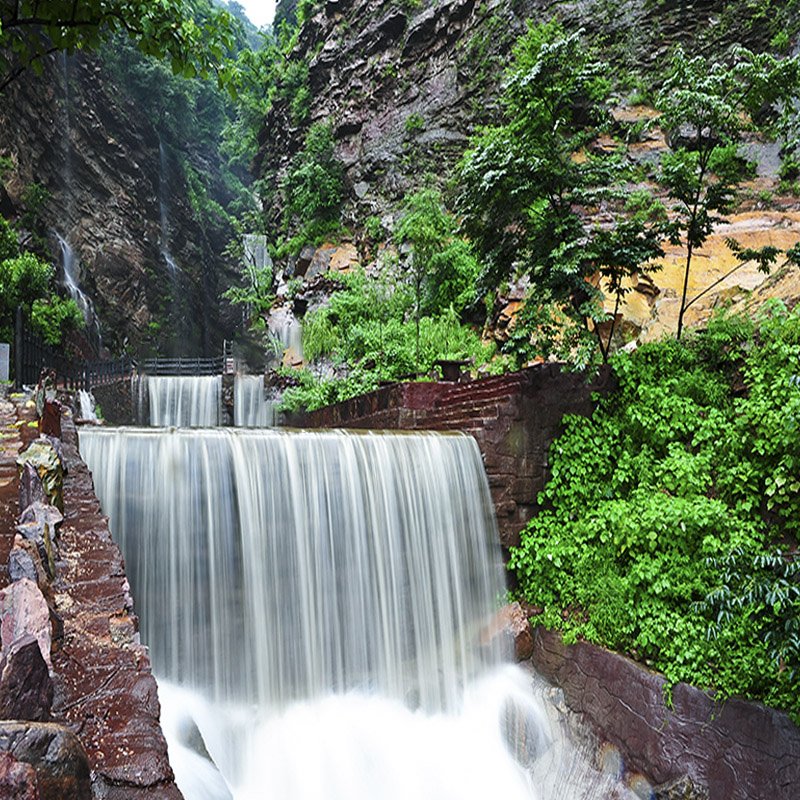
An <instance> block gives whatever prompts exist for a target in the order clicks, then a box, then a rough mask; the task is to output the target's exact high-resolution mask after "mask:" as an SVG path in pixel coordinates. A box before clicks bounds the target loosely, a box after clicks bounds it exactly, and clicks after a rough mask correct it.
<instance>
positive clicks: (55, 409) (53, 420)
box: [39, 400, 61, 439]
mask: <svg viewBox="0 0 800 800" xmlns="http://www.w3.org/2000/svg"><path fill="white" fill-rule="evenodd" d="M39 432H40V433H43V434H47V435H48V436H54V437H56V438H58V439H60V438H61V403H60V402H59V401H58V400H45V403H44V413H43V414H42V418H41V419H40V420H39Z"/></svg>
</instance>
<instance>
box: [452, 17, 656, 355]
mask: <svg viewBox="0 0 800 800" xmlns="http://www.w3.org/2000/svg"><path fill="white" fill-rule="evenodd" d="M514 57H515V62H514V64H513V66H512V67H511V68H510V69H509V70H508V72H507V74H506V81H505V85H504V93H503V98H502V103H503V107H504V111H505V119H506V122H505V123H504V124H502V125H499V126H494V127H490V128H486V129H484V130H483V131H482V132H481V133H480V134H479V135H478V136H477V137H475V138H474V139H473V141H472V142H471V147H470V149H469V150H468V151H467V152H466V154H465V155H464V157H463V159H462V161H461V163H460V165H459V196H458V203H457V209H456V210H457V213H458V214H459V215H460V216H461V217H462V220H463V222H462V225H463V230H464V232H465V234H466V236H467V238H468V239H469V240H470V241H471V242H473V243H474V246H475V248H476V251H477V253H478V255H479V257H480V258H481V259H482V260H483V261H484V263H485V264H486V265H487V272H486V275H485V276H484V283H483V286H482V287H481V288H482V290H483V292H482V293H485V292H488V291H493V290H494V289H495V288H496V287H497V286H498V285H499V284H500V283H501V282H502V281H504V280H506V279H507V278H508V277H509V276H510V275H511V274H512V273H513V272H514V271H516V272H517V274H519V273H521V272H526V273H528V274H529V275H530V276H531V285H532V287H533V289H532V295H531V298H530V300H531V301H532V302H534V303H536V304H538V305H540V306H552V305H556V306H559V307H560V308H561V309H562V313H563V314H567V315H569V316H570V317H571V318H572V320H573V321H574V322H575V323H576V324H583V325H587V320H591V322H590V323H588V324H589V327H590V328H592V329H593V330H595V331H597V330H598V328H597V326H596V324H595V323H599V322H602V321H605V320H606V316H605V314H604V313H603V310H602V307H601V305H600V299H601V298H600V292H599V291H598V289H597V288H595V286H594V285H592V284H591V283H589V282H588V281H587V278H589V277H590V276H592V275H593V274H594V273H595V272H597V271H599V272H600V273H601V276H602V278H603V279H604V280H603V287H604V288H605V289H606V290H607V291H609V292H610V293H611V295H612V296H614V297H615V298H616V300H617V304H619V302H620V300H621V298H622V296H623V295H624V293H625V292H626V291H627V289H626V288H625V286H624V284H623V279H624V278H626V277H628V276H630V275H631V274H632V273H634V272H646V271H648V270H649V269H652V260H653V259H654V258H657V257H658V256H660V255H661V248H660V240H661V238H662V236H663V227H662V224H661V221H660V220H653V219H651V218H647V217H641V216H635V215H634V216H633V217H632V218H629V219H628V218H624V217H622V216H620V217H618V219H617V220H616V223H615V224H614V225H613V226H607V227H603V228H600V227H599V226H593V225H591V224H590V223H588V222H586V221H585V220H587V219H590V218H591V213H590V212H591V210H592V209H594V208H596V207H597V206H598V205H599V204H600V203H601V202H603V201H608V200H612V199H616V200H620V199H621V188H622V184H621V182H622V181H623V179H624V176H625V172H624V166H625V165H624V163H623V161H622V160H621V158H620V157H619V155H618V154H615V153H612V154H603V155H592V154H591V153H589V152H587V148H588V146H589V145H590V144H591V142H592V141H594V139H596V137H597V135H598V133H599V132H600V131H601V129H602V127H603V126H604V125H605V124H606V122H607V119H608V115H607V112H606V109H605V107H604V100H605V98H606V96H607V94H608V88H609V87H608V82H607V79H606V78H605V74H606V69H605V65H603V64H601V63H598V62H596V61H594V60H592V57H591V51H590V50H589V49H588V48H587V47H586V44H585V42H584V41H583V40H582V38H581V35H580V33H573V34H566V33H565V32H564V31H563V30H562V28H561V27H560V25H559V24H558V22H556V21H553V22H549V23H546V24H543V25H539V26H533V25H531V26H530V27H529V30H528V33H527V34H526V35H525V36H523V37H522V38H520V40H519V41H518V42H517V44H516V46H515V47H514ZM581 212H584V213H581ZM614 319H615V318H612V326H613V320H614ZM612 332H613V327H612ZM520 333H522V329H520V330H519V331H518V334H520ZM597 340H598V342H597V343H598V345H599V346H600V350H601V354H602V356H603V357H604V358H605V357H606V356H607V354H608V350H609V346H610V337H609V339H608V341H603V340H602V339H601V337H600V336H599V334H597ZM515 342H516V343H519V344H520V345H521V346H523V347H525V346H526V340H525V339H524V338H522V337H519V338H517V337H515V338H514V339H512V344H513V343H515ZM518 355H521V354H518Z"/></svg>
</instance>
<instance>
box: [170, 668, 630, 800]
mask: <svg viewBox="0 0 800 800" xmlns="http://www.w3.org/2000/svg"><path fill="white" fill-rule="evenodd" d="M532 682H533V683H532ZM552 693H556V690H554V689H551V688H549V687H547V686H546V685H545V684H544V683H543V682H541V681H535V680H534V679H533V678H532V677H531V675H529V674H528V673H526V672H525V671H524V670H522V669H520V668H517V667H514V666H510V665H506V666H504V667H501V668H498V669H496V670H494V671H493V672H491V673H490V674H488V675H485V676H483V677H482V678H481V679H479V680H476V681H474V682H473V683H471V684H470V685H469V686H468V687H467V689H466V691H465V693H464V701H463V706H462V708H461V709H460V710H459V711H458V712H451V713H428V712H423V711H421V710H411V709H409V708H408V707H407V706H405V705H403V704H402V703H400V702H398V701H396V700H392V699H389V698H387V697H382V696H379V695H368V694H363V693H355V692H353V693H348V694H338V695H328V696H326V697H322V698H319V699H316V700H307V701H301V702H297V703H293V704H292V705H290V706H288V707H287V708H284V709H282V710H280V711H278V710H276V711H275V712H274V713H272V714H269V713H265V712H263V711H261V712H259V711H258V710H257V709H255V708H252V707H251V708H244V707H238V708H235V707H227V708H220V707H218V706H215V705H214V704H213V703H211V702H209V701H208V700H207V699H205V698H204V697H203V696H202V695H200V694H198V693H196V692H192V691H190V690H187V689H183V688H180V687H178V686H175V685H174V684H170V683H169V682H166V681H159V694H160V697H161V705H162V725H163V727H164V731H165V735H166V736H167V740H168V742H169V753H170V763H171V764H172V767H173V770H174V772H175V777H176V782H177V783H178V786H179V788H180V789H181V792H182V793H183V795H184V797H185V798H186V800H262V798H269V800H375V798H380V800H409V798H414V800H490V799H493V798H502V800H578V799H580V800H601V799H602V800H611V799H612V798H613V799H614V800H640V798H639V795H637V794H635V793H634V792H633V791H631V790H630V789H629V788H627V787H626V786H625V785H624V784H623V783H622V782H621V781H620V780H619V779H618V776H616V775H613V774H606V773H603V772H601V771H599V770H597V769H595V768H593V767H592V766H591V755H592V754H591V753H589V752H587V750H586V747H585V745H584V746H581V745H580V744H577V743H575V742H572V741H570V738H569V733H568V731H567V730H566V720H565V718H564V715H563V712H562V711H560V710H558V709H557V708H556V704H555V702H554V701H553V700H551V699H550V697H549V695H550V694H552ZM201 737H202V738H201ZM232 741H234V742H237V744H238V747H237V752H236V757H235V758H234V761H233V763H230V764H227V765H225V764H224V759H226V758H229V755H226V754H227V753H229V752H230V744H231V742H232ZM210 759H215V760H216V761H217V763H220V764H221V765H223V766H222V771H220V770H219V769H217V767H216V766H215V764H214V763H213V762H212V760H210ZM228 770H232V772H229V771H228ZM223 773H225V774H224V775H223Z"/></svg>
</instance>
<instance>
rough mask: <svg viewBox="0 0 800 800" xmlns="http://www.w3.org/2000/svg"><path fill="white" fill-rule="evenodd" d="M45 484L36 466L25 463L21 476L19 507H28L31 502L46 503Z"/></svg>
mask: <svg viewBox="0 0 800 800" xmlns="http://www.w3.org/2000/svg"><path fill="white" fill-rule="evenodd" d="M46 502H47V496H46V495H45V493H44V485H43V484H42V479H41V478H40V477H39V473H38V472H37V471H36V467H34V466H33V464H30V463H27V462H26V463H25V465H24V466H23V467H22V471H21V472H20V476H19V507H20V508H27V507H28V506H29V505H31V503H46Z"/></svg>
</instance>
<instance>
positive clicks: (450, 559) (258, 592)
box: [80, 429, 622, 800]
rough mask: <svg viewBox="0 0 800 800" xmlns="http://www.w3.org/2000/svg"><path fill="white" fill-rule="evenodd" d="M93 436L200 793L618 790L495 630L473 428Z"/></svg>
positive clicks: (336, 798) (177, 757)
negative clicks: (572, 752) (596, 772)
mask: <svg viewBox="0 0 800 800" xmlns="http://www.w3.org/2000/svg"><path fill="white" fill-rule="evenodd" d="M80 446H81V452H82V454H83V457H84V458H85V460H86V461H87V463H88V464H89V467H90V468H91V469H92V472H93V474H94V478H95V485H96V489H97V493H98V496H99V498H100V501H101V503H102V506H103V509H104V511H105V512H106V513H107V514H108V515H109V517H110V521H111V527H112V531H113V533H114V537H115V540H116V541H117V542H118V543H119V545H120V547H121V548H122V551H123V554H124V556H125V560H126V567H127V573H128V577H129V579H130V581H131V585H132V589H133V594H134V597H135V598H136V607H137V613H138V614H139V617H140V622H141V630H142V638H143V640H144V642H145V643H146V644H147V645H148V646H149V647H150V651H151V657H152V662H153V668H154V671H155V673H156V674H157V675H158V676H159V685H160V693H161V696H162V700H163V702H164V727H165V731H166V732H167V734H168V737H169V739H170V753H171V759H172V761H173V764H174V768H175V771H176V775H177V777H178V781H179V785H180V786H181V788H182V791H183V792H184V794H185V796H186V798H187V800H227V798H229V797H230V796H231V795H232V796H233V797H234V798H235V800H255V799H256V798H269V799H270V800H345V799H346V800H373V799H374V798H381V800H395V798H396V800H408V799H409V798H414V800H418V799H420V798H421V799H422V800H426V798H430V800H486V799H487V798H493V797H495V796H496V797H499V798H503V800H529V798H541V799H542V800H547V799H549V798H557V797H559V798H573V797H598V798H599V797H609V796H611V795H610V794H608V793H607V792H605V789H607V788H608V786H606V785H605V784H602V782H601V783H600V784H598V785H601V784H602V786H605V789H603V791H601V792H599V793H598V792H597V791H595V789H594V788H592V787H593V786H594V785H595V784H596V783H597V782H596V781H586V780H585V779H583V778H580V779H578V780H577V781H576V780H575V779H574V776H575V775H576V774H577V773H576V771H575V769H574V766H573V762H574V758H573V757H572V756H569V757H567V758H566V759H565V758H563V757H562V756H561V755H560V753H561V748H562V745H561V744H557V743H555V741H556V740H555V733H554V732H553V731H551V730H550V727H549V723H548V712H547V711H546V709H547V708H548V704H547V703H546V702H544V701H542V699H541V698H540V697H534V696H533V695H532V694H531V692H530V677H529V676H523V674H522V673H521V671H519V670H517V669H516V668H513V667H508V666H506V667H504V666H503V665H502V664H501V662H500V658H499V654H498V653H497V652H496V650H495V649H494V648H493V647H490V646H488V645H486V643H485V642H484V643H483V644H479V642H480V638H481V637H480V634H481V632H482V631H483V629H484V625H485V623H486V621H487V619H488V618H489V617H490V616H491V614H492V613H493V611H494V609H495V604H496V600H497V596H498V594H499V593H501V592H502V590H503V576H502V566H501V560H500V553H499V548H498V546H497V544H496V542H497V534H496V529H495V523H494V515H493V509H492V504H491V499H490V497H489V492H488V487H487V484H486V478H485V475H484V472H483V467H482V463H481V460H480V454H479V452H478V449H477V446H476V445H475V442H474V440H472V439H471V438H469V437H465V436H460V435H443V434H438V435H437V434H421V433H415V434H385V433H375V432H369V433H345V432H336V431H326V432H309V431H303V432H294V433H289V432H285V431H278V430H261V431H255V430H233V429H217V430H195V431H186V430H174V429H173V430H153V429H127V430H125V429H92V430H82V431H81V432H80ZM511 712H513V713H511ZM195 725H196V726H197V728H198V729H199V730H200V732H201V733H202V738H203V742H204V745H205V748H206V749H207V751H208V753H209V754H210V755H211V756H212V758H213V760H214V762H215V763H216V765H217V766H218V767H219V770H220V772H221V775H222V776H224V778H225V782H226V784H227V786H229V787H230V793H229V790H228V789H227V788H225V787H224V786H223V785H222V783H221V782H220V778H221V776H220V774H219V773H217V771H216V769H215V768H214V767H213V766H212V765H211V763H210V762H209V761H208V760H207V759H206V758H205V757H204V756H203V755H199V754H198V753H197V752H196V751H197V750H198V748H197V746H196V745H192V744H191V741H192V739H193V738H194V739H196V737H192V735H191V731H192V730H193V729H194V726H195ZM518 729H521V731H522V733H521V734H520V733H519V732H516V733H515V734H514V735H513V737H512V739H513V749H514V750H515V751H516V755H517V758H516V759H515V758H514V757H513V756H512V750H511V748H510V747H509V746H508V745H507V739H508V736H507V735H505V736H504V730H505V731H506V734H508V732H509V730H514V731H518ZM187 731H188V733H187ZM200 749H202V748H200ZM198 759H199V760H198ZM565 764H566V765H567V767H568V770H569V776H568V775H567V774H566V773H565V772H564V765H565ZM523 766H524V768H523ZM570 776H572V777H570ZM614 796H622V795H620V794H615V795H614Z"/></svg>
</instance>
